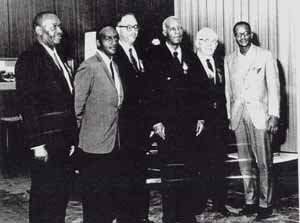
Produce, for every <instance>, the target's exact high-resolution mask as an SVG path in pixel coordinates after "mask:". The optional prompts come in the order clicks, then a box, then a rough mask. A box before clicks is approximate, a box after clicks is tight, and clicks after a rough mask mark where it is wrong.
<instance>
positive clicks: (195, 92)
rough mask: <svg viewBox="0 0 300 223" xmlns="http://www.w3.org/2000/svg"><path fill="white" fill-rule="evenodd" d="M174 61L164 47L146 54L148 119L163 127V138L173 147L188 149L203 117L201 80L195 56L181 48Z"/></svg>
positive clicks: (201, 75)
mask: <svg viewBox="0 0 300 223" xmlns="http://www.w3.org/2000/svg"><path fill="white" fill-rule="evenodd" d="M181 48H182V62H181V64H179V62H177V61H176V60H175V59H174V57H173V55H172V54H171V52H170V51H169V49H168V48H167V46H166V44H165V43H163V44H162V45H159V46H155V47H154V48H152V49H151V50H150V52H149V54H148V61H149V75H151V82H152V83H151V86H152V87H151V92H150V94H151V103H150V109H149V110H150V111H151V114H150V119H151V122H152V125H153V124H156V123H159V122H162V123H163V124H164V125H165V126H166V131H167V132H166V135H167V136H166V137H167V138H168V139H169V140H168V141H169V142H170V143H171V144H173V145H176V144H177V145H178V146H184V147H188V144H189V143H192V142H193V141H194V137H195V133H196V132H195V131H196V123H197V120H204V119H205V114H206V108H207V105H206V102H207V101H206V99H205V98H204V95H205V94H206V87H205V81H204V80H205V79H204V76H203V73H201V72H200V70H199V61H198V58H197V56H196V55H195V54H194V53H193V52H192V51H189V50H187V49H185V48H183V47H181Z"/></svg>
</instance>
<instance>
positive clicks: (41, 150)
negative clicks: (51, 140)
mask: <svg viewBox="0 0 300 223" xmlns="http://www.w3.org/2000/svg"><path fill="white" fill-rule="evenodd" d="M31 150H33V153H34V159H37V160H41V161H44V162H47V161H48V152H47V150H46V147H45V145H40V146H35V147H32V148H31Z"/></svg>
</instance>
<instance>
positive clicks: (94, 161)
mask: <svg viewBox="0 0 300 223" xmlns="http://www.w3.org/2000/svg"><path fill="white" fill-rule="evenodd" d="M80 160H81V168H80V176H79V188H80V192H81V197H82V208H83V222H84V223H95V222H101V223H111V222H112V221H113V219H114V218H115V211H114V205H115V199H116V191H117V185H118V182H119V177H118V163H117V162H116V155H115V153H114V152H112V153H109V154H91V153H85V152H81V155H80Z"/></svg>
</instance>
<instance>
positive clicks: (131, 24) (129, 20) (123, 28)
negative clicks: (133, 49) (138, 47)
mask: <svg viewBox="0 0 300 223" xmlns="http://www.w3.org/2000/svg"><path fill="white" fill-rule="evenodd" d="M117 32H118V33H119V36H120V40H121V41H122V42H125V43H127V44H128V45H132V44H133V43H134V42H135V40H136V38H137V36H138V33H139V27H138V23H137V21H136V19H135V17H134V16H133V15H126V16H124V17H123V18H122V20H121V21H120V23H119V24H118V26H117Z"/></svg>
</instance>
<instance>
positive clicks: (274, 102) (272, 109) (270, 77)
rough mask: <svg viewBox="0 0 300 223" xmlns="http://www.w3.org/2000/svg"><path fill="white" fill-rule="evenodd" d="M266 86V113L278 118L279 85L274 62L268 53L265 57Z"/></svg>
mask: <svg viewBox="0 0 300 223" xmlns="http://www.w3.org/2000/svg"><path fill="white" fill-rule="evenodd" d="M265 72H266V80H267V81H266V84H267V89H268V113H269V115H272V116H276V117H279V110H280V84H279V75H278V68H277V65H276V60H275V59H274V58H273V56H272V53H271V52H270V51H268V52H267V55H266V67H265Z"/></svg>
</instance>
